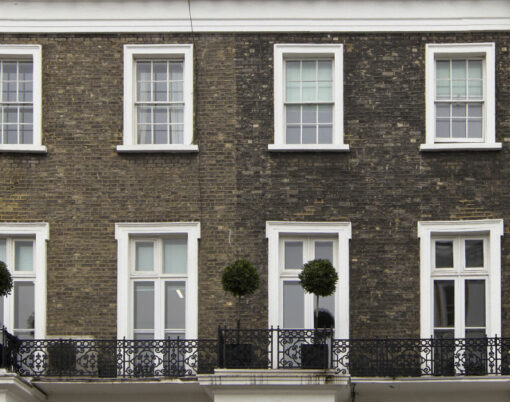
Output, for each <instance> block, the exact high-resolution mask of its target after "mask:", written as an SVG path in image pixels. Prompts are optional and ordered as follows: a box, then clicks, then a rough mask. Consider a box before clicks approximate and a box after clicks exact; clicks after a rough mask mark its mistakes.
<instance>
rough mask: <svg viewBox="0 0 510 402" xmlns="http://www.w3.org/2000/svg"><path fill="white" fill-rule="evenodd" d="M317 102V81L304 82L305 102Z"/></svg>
mask: <svg viewBox="0 0 510 402" xmlns="http://www.w3.org/2000/svg"><path fill="white" fill-rule="evenodd" d="M316 100H317V83H316V82H315V81H312V82H308V81H305V82H303V102H315V101H316Z"/></svg>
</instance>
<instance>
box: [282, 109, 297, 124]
mask: <svg viewBox="0 0 510 402" xmlns="http://www.w3.org/2000/svg"><path fill="white" fill-rule="evenodd" d="M285 118H286V121H287V123H294V124H299V123H301V106H297V105H296V106H292V105H288V106H286V107H285Z"/></svg>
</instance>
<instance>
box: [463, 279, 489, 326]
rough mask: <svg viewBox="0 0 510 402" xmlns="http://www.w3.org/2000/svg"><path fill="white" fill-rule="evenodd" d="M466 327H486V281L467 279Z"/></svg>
mask: <svg viewBox="0 0 510 402" xmlns="http://www.w3.org/2000/svg"><path fill="white" fill-rule="evenodd" d="M465 283H466V327H485V281H484V280H466V282H465Z"/></svg>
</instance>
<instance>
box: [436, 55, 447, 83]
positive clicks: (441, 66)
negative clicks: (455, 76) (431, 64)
mask: <svg viewBox="0 0 510 402" xmlns="http://www.w3.org/2000/svg"><path fill="white" fill-rule="evenodd" d="M436 79H445V80H449V79H450V61H449V60H438V61H436Z"/></svg>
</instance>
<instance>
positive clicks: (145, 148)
mask: <svg viewBox="0 0 510 402" xmlns="http://www.w3.org/2000/svg"><path fill="white" fill-rule="evenodd" d="M140 57H141V58H155V59H157V58H160V59H167V58H175V57H179V58H183V59H184V143H183V144H137V143H136V126H135V113H134V94H135V79H136V76H135V60H136V59H137V58H140ZM192 141H193V45H191V44H175V45H173V44H172V45H168V44H161V45H159V44H158V45H124V133H123V145H118V146H117V152H197V151H198V145H194V144H192Z"/></svg>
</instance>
